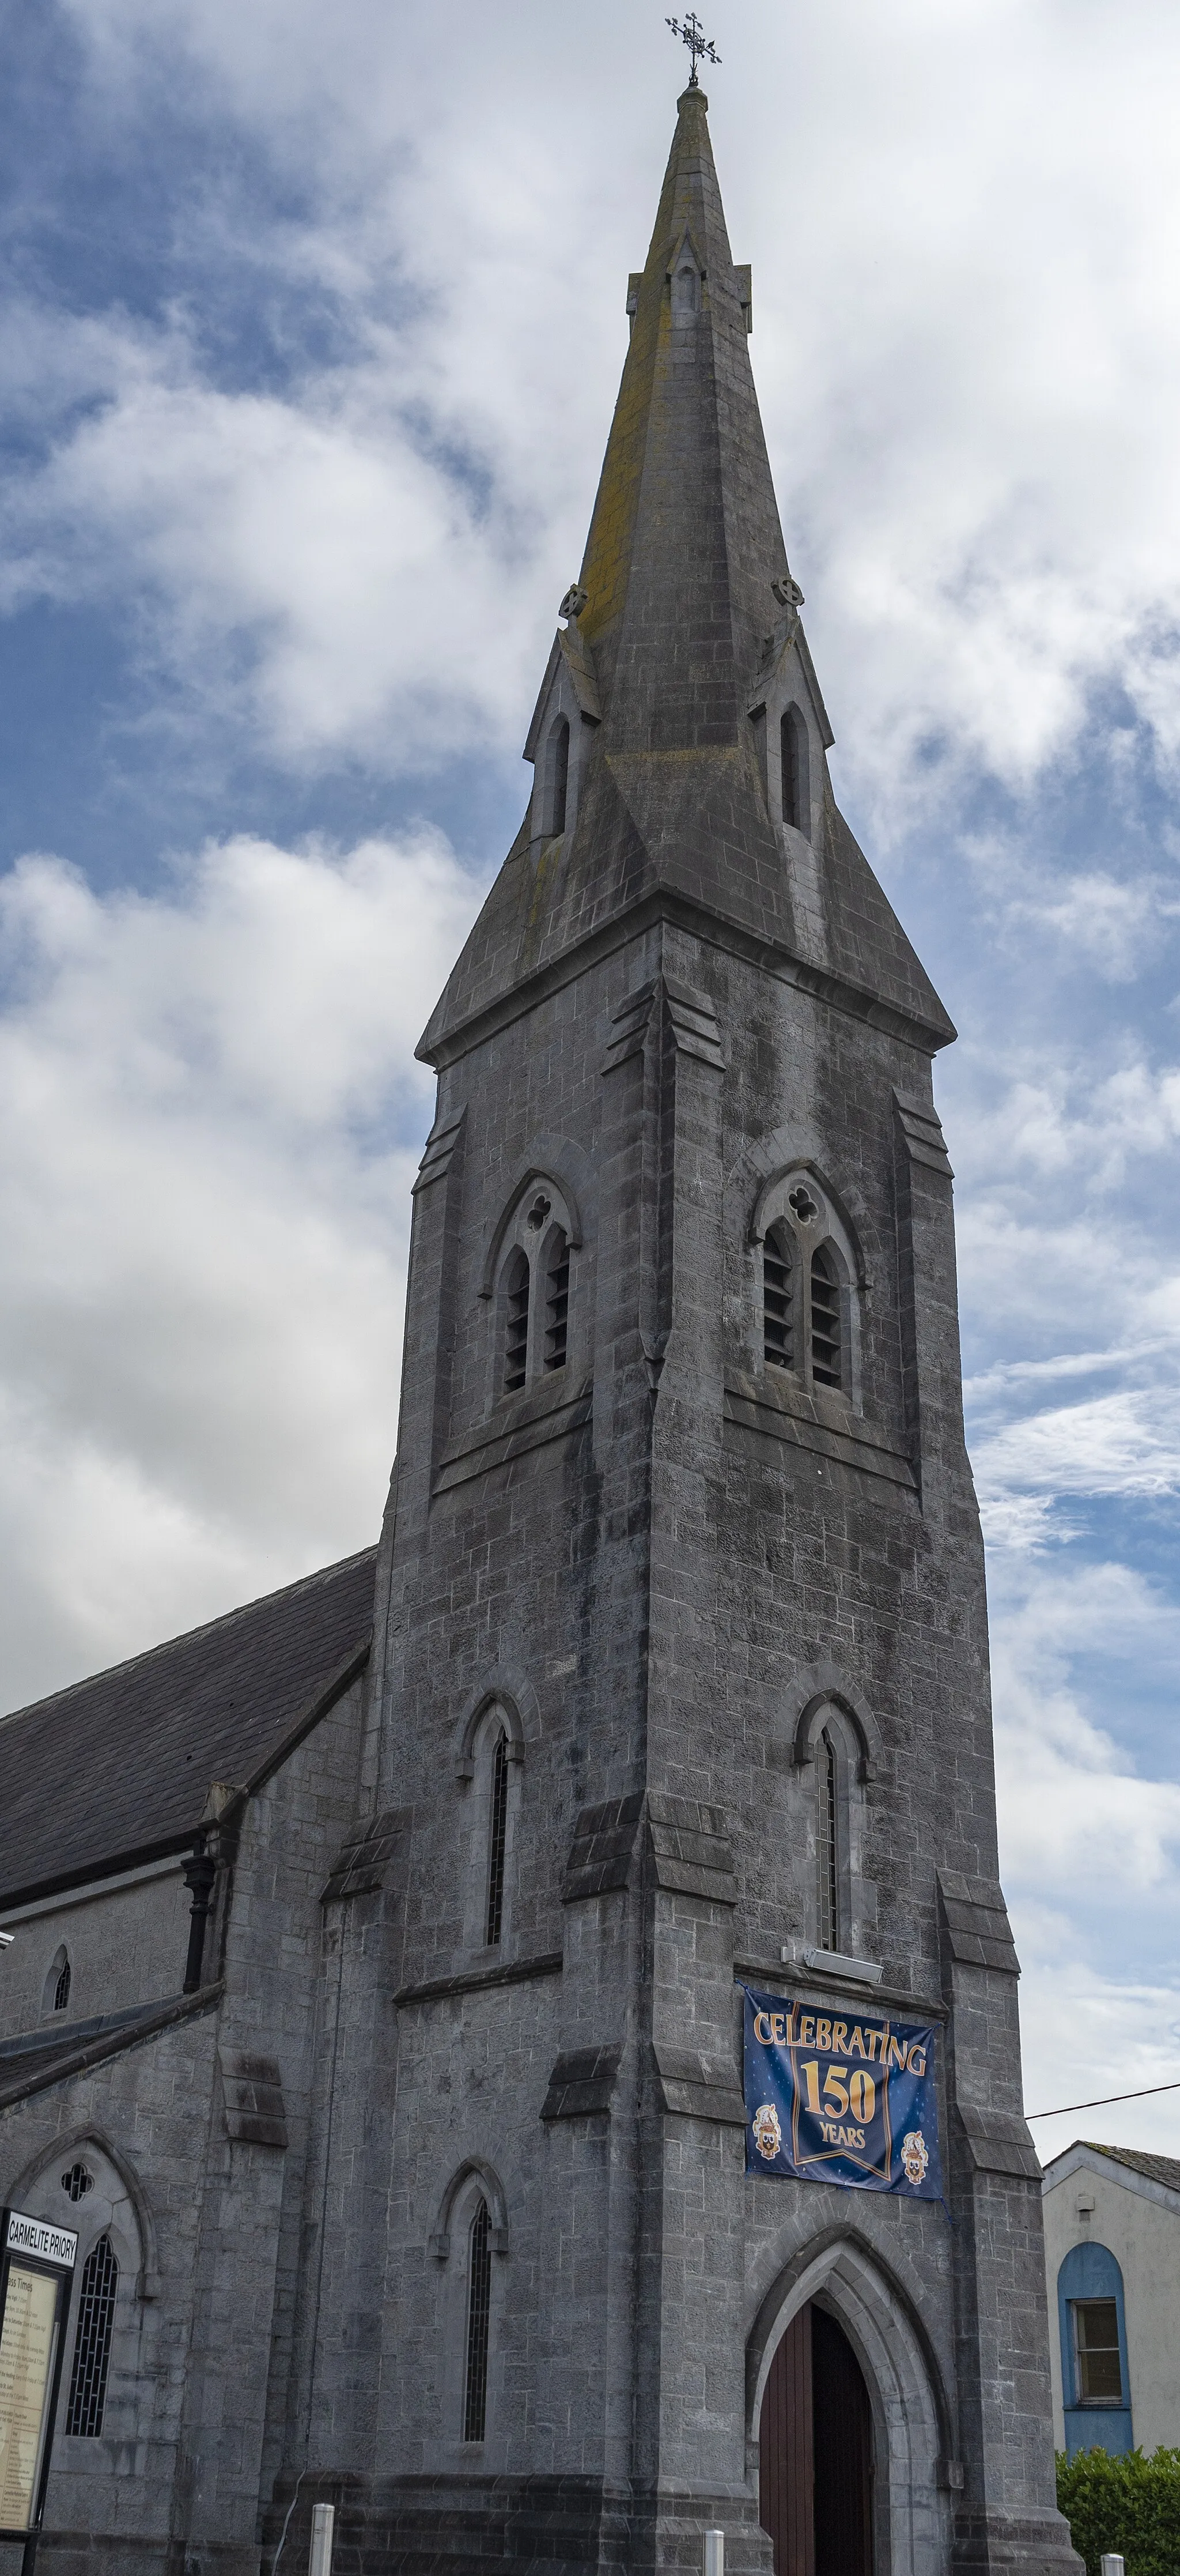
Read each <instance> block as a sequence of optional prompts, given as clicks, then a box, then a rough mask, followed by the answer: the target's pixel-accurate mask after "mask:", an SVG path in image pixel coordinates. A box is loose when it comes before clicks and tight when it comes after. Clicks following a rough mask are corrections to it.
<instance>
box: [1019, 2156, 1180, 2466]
mask: <svg viewBox="0 0 1180 2576" xmlns="http://www.w3.org/2000/svg"><path fill="white" fill-rule="evenodd" d="M1043 2190H1044V2211H1045V2265H1046V2271H1047V2276H1048V2292H1049V2344H1050V2355H1051V2361H1052V2370H1053V2421H1054V2432H1055V2438H1056V2442H1057V2447H1058V2449H1059V2450H1064V2451H1068V2452H1069V2454H1070V2457H1071V2458H1072V2456H1073V2454H1074V2452H1075V2451H1089V2450H1093V2449H1099V2450H1104V2451H1116V2452H1117V2451H1129V2450H1132V2449H1133V2448H1135V2447H1136V2446H1138V2447H1139V2448H1140V2449H1141V2450H1144V2451H1155V2450H1158V2449H1159V2447H1160V2446H1161V2444H1166V2445H1167V2446H1169V2447H1172V2446H1175V2445H1180V2161H1177V2160H1176V2159H1175V2158H1174V2157H1172V2156H1153V2155H1147V2154H1142V2153H1140V2151H1139V2149H1138V2148H1136V2147H1099V2146H1091V2145H1087V2144H1085V2143H1084V2142H1083V2141H1081V2140H1078V2141H1077V2142H1075V2144H1074V2145H1073V2146H1072V2147H1066V2148H1065V2150H1064V2152H1063V2154H1061V2155H1059V2156H1055V2157H1054V2159H1053V2162H1052V2164H1050V2165H1047V2166H1046V2168H1045V2179H1044V2185H1043Z"/></svg>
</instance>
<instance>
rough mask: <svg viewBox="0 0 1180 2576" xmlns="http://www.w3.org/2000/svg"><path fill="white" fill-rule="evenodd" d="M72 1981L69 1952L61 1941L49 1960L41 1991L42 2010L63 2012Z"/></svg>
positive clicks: (67, 2002) (67, 2001)
mask: <svg viewBox="0 0 1180 2576" xmlns="http://www.w3.org/2000/svg"><path fill="white" fill-rule="evenodd" d="M73 1982H74V1972H73V1969H72V1968H71V1966H70V1954H69V1951H68V1950H67V1948H66V1945H65V1943H64V1941H62V1942H60V1943H59V1945H58V1947H57V1949H56V1950H55V1951H54V1954H53V1957H52V1959H51V1960H50V1963H49V1970H48V1974H47V1976H46V1979H45V1984H44V1986H43V1988H42V1991H41V2010H42V2012H44V2013H64V2012H65V2010H66V2009H67V2006H68V2004H69V2000H70V1987H71V1986H72V1984H73Z"/></svg>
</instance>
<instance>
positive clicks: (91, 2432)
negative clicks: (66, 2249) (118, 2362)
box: [66, 2236, 119, 2441]
mask: <svg viewBox="0 0 1180 2576" xmlns="http://www.w3.org/2000/svg"><path fill="white" fill-rule="evenodd" d="M118 2290H119V2265H118V2261H117V2259H116V2255H115V2249H114V2246H113V2245H112V2243H111V2240H110V2237H109V2236H100V2237H99V2240H98V2243H97V2245H95V2246H94V2247H93V2248H92V2250H91V2252H90V2253H89V2254H88V2255H87V2257H86V2260H85V2262H84V2264H83V2266H82V2278H81V2282H80V2284H79V2290H78V2325H77V2331H76V2333H75V2336H74V2367H73V2370H72V2372H71V2375H70V2398H69V2404H68V2406H67V2408H66V2431H67V2433H74V2434H78V2435H80V2436H81V2437H82V2439H83V2440H84V2441H94V2440H96V2439H97V2437H98V2435H99V2434H100V2433H101V2431H102V2419H103V2410H104V2408H105V2406H106V2398H107V2371H108V2369H109V2368H110V2359H111V2336H112V2334H113V2332H114V2324H115V2300H116V2298H117V2296H118Z"/></svg>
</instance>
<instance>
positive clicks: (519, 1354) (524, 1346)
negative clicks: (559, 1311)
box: [504, 1249, 529, 1395]
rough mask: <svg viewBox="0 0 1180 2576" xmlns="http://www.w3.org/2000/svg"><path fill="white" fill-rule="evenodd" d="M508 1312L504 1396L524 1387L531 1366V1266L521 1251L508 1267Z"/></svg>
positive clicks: (505, 1309) (505, 1337)
mask: <svg viewBox="0 0 1180 2576" xmlns="http://www.w3.org/2000/svg"><path fill="white" fill-rule="evenodd" d="M505 1290H506V1296H505V1308H504V1393H505V1395H512V1394H514V1393H515V1392H516V1389H517V1388H518V1387H522V1386H523V1385H524V1382H525V1379H526V1377H527V1376H528V1365H529V1264H528V1255H527V1253H524V1252H521V1251H520V1250H519V1249H518V1250H517V1251H516V1252H514V1253H513V1255H512V1259H511V1261H510V1262H509V1264H508V1274H507V1278H506V1281H505Z"/></svg>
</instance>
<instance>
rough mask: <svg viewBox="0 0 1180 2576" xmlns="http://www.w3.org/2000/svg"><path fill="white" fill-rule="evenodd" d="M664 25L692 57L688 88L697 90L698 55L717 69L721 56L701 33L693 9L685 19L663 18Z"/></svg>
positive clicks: (698, 85) (698, 86)
mask: <svg viewBox="0 0 1180 2576" xmlns="http://www.w3.org/2000/svg"><path fill="white" fill-rule="evenodd" d="M664 25H665V26H666V27H670V28H671V30H672V33H673V35H674V36H679V38H680V41H681V44H682V45H687V47H688V50H689V52H690V54H691V55H692V70H691V71H690V73H689V75H688V86H689V88H690V89H699V88H700V82H699V80H698V79H697V57H698V55H702V54H703V56H704V59H705V61H706V62H707V63H716V64H717V65H718V67H720V63H721V56H720V54H719V53H718V51H717V48H716V46H715V45H714V43H713V40H712V38H711V37H708V38H707V37H706V36H705V35H704V34H703V33H702V30H701V24H700V20H699V18H698V17H697V13H696V10H695V9H690V10H689V13H688V16H687V18H683V19H681V18H665V20H664Z"/></svg>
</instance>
